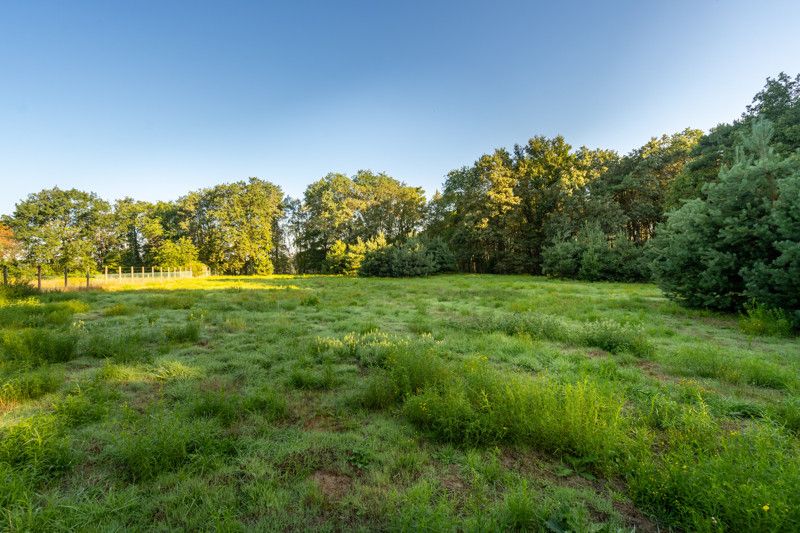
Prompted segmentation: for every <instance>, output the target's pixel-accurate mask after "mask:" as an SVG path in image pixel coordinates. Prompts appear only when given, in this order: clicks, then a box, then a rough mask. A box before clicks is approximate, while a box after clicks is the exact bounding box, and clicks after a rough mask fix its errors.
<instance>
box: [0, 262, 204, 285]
mask: <svg viewBox="0 0 800 533" xmlns="http://www.w3.org/2000/svg"><path fill="white" fill-rule="evenodd" d="M210 273H211V272H210V271H209V270H208V269H207V268H204V269H203V270H202V272H199V273H197V274H195V272H193V271H192V270H191V269H190V268H188V267H183V268H162V267H104V268H103V271H102V272H99V273H91V272H88V271H87V272H86V274H85V276H84V275H83V274H78V275H77V276H76V275H75V273H73V274H72V275H70V273H69V272H68V271H65V272H64V275H63V277H62V276H48V277H45V276H43V275H42V267H40V266H39V267H37V268H36V280H35V283H36V285H37V287H38V288H39V289H42V288H50V289H53V288H58V287H64V288H65V289H68V288H83V287H86V288H89V287H92V286H99V285H103V284H106V283H121V282H136V281H141V282H144V281H159V280H170V279H183V278H192V277H195V275H197V276H208V275H209V274H210ZM2 281H3V285H4V286H5V285H8V267H7V266H5V265H3V267H2Z"/></svg>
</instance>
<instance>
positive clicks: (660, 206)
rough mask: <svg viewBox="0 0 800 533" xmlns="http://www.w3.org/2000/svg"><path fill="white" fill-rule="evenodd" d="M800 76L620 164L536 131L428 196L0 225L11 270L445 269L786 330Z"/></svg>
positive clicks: (55, 192)
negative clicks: (776, 317)
mask: <svg viewBox="0 0 800 533" xmlns="http://www.w3.org/2000/svg"><path fill="white" fill-rule="evenodd" d="M798 149H800V75H798V76H795V77H794V78H792V77H790V76H788V75H786V74H783V73H781V74H780V75H779V76H777V77H776V78H774V79H773V78H769V79H767V82H766V85H765V86H764V88H763V90H761V91H760V92H759V93H758V94H756V95H755V97H754V99H753V101H752V103H751V105H749V106H747V107H746V109H745V111H744V112H743V114H742V115H741V116H740V117H739V118H737V119H735V120H733V121H732V122H731V123H726V124H720V125H718V126H717V127H715V128H713V129H712V130H711V131H709V132H708V133H703V132H701V131H699V130H695V129H688V128H687V129H685V130H683V131H681V132H678V133H674V134H666V135H661V136H660V137H653V138H652V139H650V140H649V141H648V142H647V143H645V144H644V145H643V146H641V147H640V148H637V149H635V150H633V151H631V152H630V153H628V154H626V155H619V154H617V153H616V152H615V151H613V150H606V149H589V148H586V147H580V148H577V149H575V148H573V147H572V146H571V145H570V144H569V143H568V142H567V140H566V139H564V138H563V137H561V136H557V137H554V138H547V137H542V136H536V137H533V138H531V139H529V140H528V141H527V142H526V143H524V144H520V145H516V146H514V147H513V149H511V150H507V149H503V148H501V149H497V150H494V151H493V152H491V153H488V154H485V155H482V156H481V157H479V158H478V159H477V161H475V162H474V163H473V164H472V165H471V166H467V167H462V168H459V169H455V170H453V171H451V172H450V173H448V174H447V177H446V179H445V182H444V184H443V186H442V189H441V191H437V192H436V193H435V194H434V195H433V197H432V198H430V199H426V197H425V194H424V191H423V190H422V189H421V188H419V187H412V186H409V185H407V184H405V183H403V182H402V181H400V180H398V179H396V178H394V177H392V176H389V175H387V174H385V173H374V172H372V171H367V170H364V171H359V172H358V173H356V175H355V176H352V177H351V176H347V175H344V174H338V173H331V174H328V175H327V176H325V177H323V178H322V179H320V180H318V181H316V182H314V183H312V184H311V185H309V186H308V188H307V189H306V191H305V193H304V195H303V198H301V199H294V198H290V197H287V196H284V194H283V193H282V191H281V189H280V187H278V186H276V185H274V184H272V183H270V182H268V181H264V180H261V179H257V178H250V179H249V180H248V181H239V182H234V183H229V184H223V185H218V186H215V187H211V188H207V189H202V190H198V191H194V192H190V193H188V194H186V195H185V196H183V197H181V198H179V199H178V200H176V201H172V202H156V203H149V202H142V201H136V200H133V199H131V198H124V199H121V200H117V201H116V202H115V203H113V204H111V203H109V202H107V201H105V200H103V199H101V198H99V197H98V196H97V195H95V194H93V193H91V192H83V191H78V190H74V189H72V190H62V189H58V188H55V189H49V190H43V191H41V192H38V193H35V194H31V195H30V196H29V197H27V198H26V199H24V200H22V201H20V202H19V203H18V204H17V205H16V209H15V210H14V212H13V214H11V215H10V216H5V217H3V219H2V224H1V225H0V261H2V263H3V264H5V265H6V266H8V267H9V268H10V270H11V272H12V274H14V275H15V276H18V277H24V276H25V275H26V273H27V274H28V275H29V272H30V269H31V268H32V267H33V266H34V265H40V266H43V267H44V268H45V269H46V270H49V271H59V272H60V271H63V270H64V269H68V270H81V271H86V270H90V271H94V270H98V269H102V268H104V267H117V266H124V267H130V266H133V267H139V266H145V265H146V266H162V267H177V266H193V267H196V268H199V267H200V265H207V266H208V267H209V268H211V270H212V271H213V272H215V273H224V274H270V273H273V272H275V273H332V274H348V275H356V274H360V275H377V276H414V275H427V274H432V273H436V272H442V271H461V272H484V273H530V274H544V275H548V276H554V277H562V278H577V279H584V280H618V281H638V280H654V281H656V282H658V283H659V285H660V286H661V287H662V289H664V291H665V292H666V293H667V294H668V295H670V296H672V297H675V298H676V299H678V300H679V301H681V302H683V303H686V304H688V305H692V306H702V307H711V308H717V309H726V310H734V309H740V308H742V307H743V306H744V305H749V304H750V303H752V302H756V303H757V304H759V305H764V306H767V307H769V308H771V309H783V310H785V312H788V313H789V315H791V316H790V318H791V319H792V320H793V321H794V323H795V324H798V323H800V301H799V299H800V281H798V280H800V155H798V154H799V152H798Z"/></svg>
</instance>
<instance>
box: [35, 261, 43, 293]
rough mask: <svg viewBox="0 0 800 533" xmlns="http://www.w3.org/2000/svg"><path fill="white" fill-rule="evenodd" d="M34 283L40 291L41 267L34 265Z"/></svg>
mask: <svg viewBox="0 0 800 533" xmlns="http://www.w3.org/2000/svg"><path fill="white" fill-rule="evenodd" d="M36 282H37V287H38V289H39V290H42V265H36Z"/></svg>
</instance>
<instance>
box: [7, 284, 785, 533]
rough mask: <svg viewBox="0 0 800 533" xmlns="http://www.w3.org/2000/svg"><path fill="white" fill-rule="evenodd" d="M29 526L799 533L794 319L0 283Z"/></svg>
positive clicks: (617, 306) (486, 288) (242, 289)
mask: <svg viewBox="0 0 800 533" xmlns="http://www.w3.org/2000/svg"><path fill="white" fill-rule="evenodd" d="M0 317H3V320H2V322H0V339H2V344H0V512H2V516H1V517H0V523H2V524H3V527H4V528H8V529H10V530H40V531H45V530H47V531H51V530H66V529H86V528H97V529H104V530H105V529H133V530H152V529H160V530H171V529H190V530H200V529H202V530H207V529H223V530H229V531H247V530H253V529H261V530H307V529H315V530H319V529H321V530H342V529H347V530H351V529H354V530H391V531H409V530H420V529H423V530H432V531H497V530H518V531H522V530H533V531H626V530H633V529H634V528H635V530H636V531H658V530H689V531H796V530H797V529H798V528H800V507H798V506H797V502H799V501H800V378H798V376H800V341H798V339H797V338H796V337H793V336H792V332H791V329H790V328H789V327H788V326H785V325H781V324H783V323H782V322H781V320H782V316H780V315H779V314H776V312H773V311H764V310H760V309H759V308H757V307H753V308H752V309H750V308H748V312H747V314H743V315H732V314H721V313H716V312H711V311H701V310H690V309H686V308H683V307H680V306H678V305H677V304H675V303H673V302H670V301H669V300H667V299H665V298H664V297H663V296H662V295H661V293H660V292H659V290H658V289H657V288H655V287H654V286H652V285H646V284H615V283H585V282H567V281H554V280H548V279H545V278H536V277H529V276H489V275H473V276H466V275H443V276H436V277H430V278H423V279H413V280H409V279H404V280H400V279H374V278H356V277H346V276H339V277H330V276H327V277H323V276H314V277H303V276H273V277H211V278H203V279H194V280H192V279H187V280H174V281H171V282H164V283H160V284H159V283H152V284H142V285H140V286H138V287H135V288H125V287H120V288H118V289H117V290H115V291H83V292H72V293H42V294H26V293H24V291H23V292H20V293H17V292H14V293H12V292H11V291H9V292H7V293H3V294H2V295H0Z"/></svg>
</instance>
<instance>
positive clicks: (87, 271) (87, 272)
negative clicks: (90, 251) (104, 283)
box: [86, 268, 89, 289]
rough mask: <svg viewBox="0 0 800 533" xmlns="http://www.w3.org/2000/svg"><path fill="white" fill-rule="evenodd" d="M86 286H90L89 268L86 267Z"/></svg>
mask: <svg viewBox="0 0 800 533" xmlns="http://www.w3.org/2000/svg"><path fill="white" fill-rule="evenodd" d="M86 288H87V289H88V288H89V269H88V268H87V269H86Z"/></svg>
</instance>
